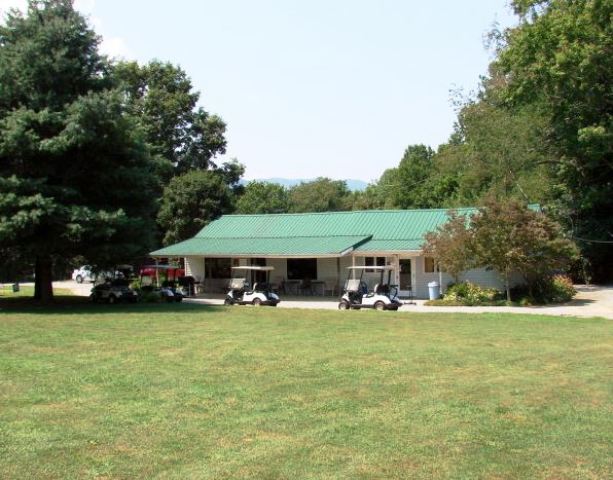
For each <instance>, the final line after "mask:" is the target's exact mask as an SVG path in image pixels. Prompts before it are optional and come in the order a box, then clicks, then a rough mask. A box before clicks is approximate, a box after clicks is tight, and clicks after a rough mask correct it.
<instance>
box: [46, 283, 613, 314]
mask: <svg viewBox="0 0 613 480" xmlns="http://www.w3.org/2000/svg"><path fill="white" fill-rule="evenodd" d="M53 285H54V286H55V287H57V288H69V289H71V290H72V291H73V293H74V294H75V295H83V296H87V295H89V293H90V291H91V288H92V285H93V284H91V283H82V284H78V283H76V282H73V281H62V282H54V284H53ZM576 288H577V290H578V292H579V293H578V294H577V296H576V297H575V298H574V299H573V300H572V301H571V302H569V303H566V304H562V305H552V306H544V307H428V306H426V305H424V300H417V301H416V302H415V303H416V305H405V306H403V307H402V308H401V309H400V310H398V311H399V312H406V313H411V312H424V313H428V312H447V313H450V312H464V313H483V312H509V313H524V314H526V313H529V314H537V315H562V316H564V315H566V316H568V315H572V316H576V317H605V318H610V319H613V286H595V285H590V286H585V285H578V286H577V287H576ZM223 299H224V296H223V295H210V296H207V297H206V298H190V299H186V300H185V301H187V302H193V303H200V304H204V305H223ZM337 306H338V299H336V298H335V299H331V298H329V297H326V298H321V297H306V298H305V297H289V298H283V299H282V301H281V303H280V304H279V308H317V309H328V310H336V309H337Z"/></svg>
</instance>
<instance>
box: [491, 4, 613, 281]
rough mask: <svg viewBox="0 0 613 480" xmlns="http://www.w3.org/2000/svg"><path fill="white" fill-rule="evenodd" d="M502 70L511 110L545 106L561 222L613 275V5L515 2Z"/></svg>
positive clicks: (604, 273)
mask: <svg viewBox="0 0 613 480" xmlns="http://www.w3.org/2000/svg"><path fill="white" fill-rule="evenodd" d="M513 6H514V7H515V10H516V12H517V13H518V14H520V15H521V23H520V24H519V26H518V27H516V28H512V29H509V30H507V31H506V32H505V38H504V39H505V42H504V45H503V46H502V47H501V48H500V51H499V54H498V58H497V61H496V67H497V68H499V69H500V71H501V72H502V73H503V74H504V75H505V76H506V78H507V79H508V84H507V85H505V88H504V89H503V91H502V98H503V100H504V101H505V104H506V105H508V106H509V107H510V108H517V107H518V106H523V105H533V104H535V102H538V103H539V105H540V108H541V111H542V113H543V115H544V116H545V118H546V119H547V123H548V127H549V128H547V130H546V132H547V140H548V142H547V143H548V146H549V148H550V149H551V151H552V153H553V154H554V155H555V161H553V162H552V163H551V173H552V176H553V178H554V180H555V183H556V184H557V185H558V192H557V209H558V211H559V215H560V219H561V220H563V221H564V222H565V225H566V227H567V228H568V229H569V230H570V231H571V232H572V234H573V235H574V236H575V237H577V238H578V239H580V240H581V242H582V243H581V244H582V249H583V251H584V253H585V254H586V255H587V256H588V257H589V258H590V259H591V262H592V267H593V268H594V269H595V274H596V276H597V277H600V278H601V279H605V278H609V279H610V276H611V272H613V257H612V256H611V255H610V247H611V242H612V241H613V233H612V232H613V216H612V215H611V213H610V212H611V211H612V210H613V164H612V163H611V158H612V156H613V121H612V118H613V83H612V82H611V72H613V55H612V54H611V52H612V51H613V23H612V22H611V18H612V16H613V2H611V1H610V0H579V1H571V0H547V1H545V0H539V1H536V0H515V1H514V2H513Z"/></svg>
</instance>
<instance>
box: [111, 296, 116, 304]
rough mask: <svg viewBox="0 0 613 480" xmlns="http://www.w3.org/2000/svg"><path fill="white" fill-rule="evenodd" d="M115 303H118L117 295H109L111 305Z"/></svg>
mask: <svg viewBox="0 0 613 480" xmlns="http://www.w3.org/2000/svg"><path fill="white" fill-rule="evenodd" d="M114 303H117V298H116V297H115V295H109V304H111V305H113V304H114Z"/></svg>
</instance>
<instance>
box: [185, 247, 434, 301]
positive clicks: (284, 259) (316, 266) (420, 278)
mask: <svg viewBox="0 0 613 480" xmlns="http://www.w3.org/2000/svg"><path fill="white" fill-rule="evenodd" d="M184 262H185V270H186V275H188V276H192V277H194V279H195V280H196V285H197V286H198V288H197V291H198V292H199V293H200V294H205V295H206V294H221V293H224V292H225V291H226V289H227V286H228V283H229V280H230V278H231V277H232V267H237V266H247V265H258V266H271V267H274V271H273V272H271V274H270V283H271V284H272V287H273V289H275V290H276V291H278V292H279V293H280V294H281V295H284V296H296V297H305V296H307V297H308V296H313V297H326V296H327V297H337V296H338V295H340V293H341V292H342V290H343V287H344V285H345V281H346V279H347V275H348V267H351V266H382V265H390V266H392V267H393V268H394V271H393V277H392V284H394V285H398V286H399V290H400V296H401V297H404V298H426V297H427V294H428V290H427V284H428V282H430V281H432V280H437V281H442V280H444V279H443V278H442V276H443V275H442V274H441V273H440V272H438V271H437V270H436V269H435V268H434V264H433V262H429V261H428V260H427V259H425V258H424V257H423V256H422V255H421V254H420V253H419V252H414V253H412V254H410V255H409V254H402V255H400V254H379V255H370V254H358V253H353V254H348V255H344V256H312V257H302V256H301V257H296V256H259V257H245V256H236V257H234V256H204V255H192V256H186V257H184ZM430 270H431V271H430ZM252 275H253V278H248V280H249V281H250V282H252V283H255V282H261V281H265V279H264V278H260V277H259V275H261V272H253V273H252ZM363 279H364V281H365V282H366V284H367V285H368V287H369V288H370V289H372V288H373V287H374V285H375V284H376V283H378V282H379V280H380V278H379V274H378V273H376V272H375V271H374V270H372V271H369V270H368V269H367V270H366V271H365V272H364V276H363Z"/></svg>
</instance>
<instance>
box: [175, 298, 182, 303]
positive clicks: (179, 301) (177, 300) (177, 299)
mask: <svg viewBox="0 0 613 480" xmlns="http://www.w3.org/2000/svg"><path fill="white" fill-rule="evenodd" d="M182 301H183V297H175V302H177V303H181V302H182Z"/></svg>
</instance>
